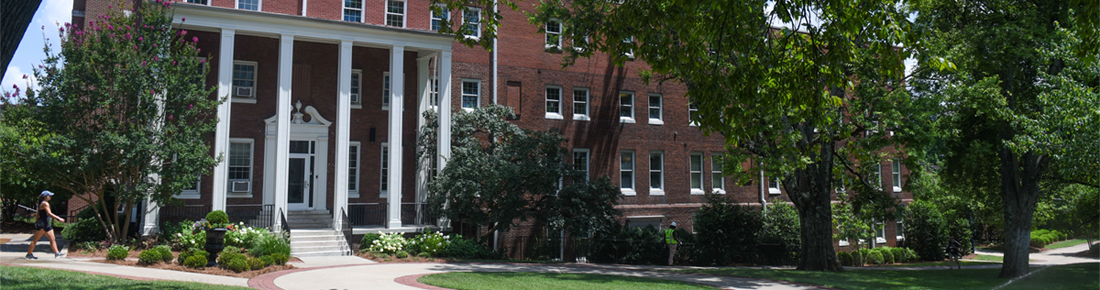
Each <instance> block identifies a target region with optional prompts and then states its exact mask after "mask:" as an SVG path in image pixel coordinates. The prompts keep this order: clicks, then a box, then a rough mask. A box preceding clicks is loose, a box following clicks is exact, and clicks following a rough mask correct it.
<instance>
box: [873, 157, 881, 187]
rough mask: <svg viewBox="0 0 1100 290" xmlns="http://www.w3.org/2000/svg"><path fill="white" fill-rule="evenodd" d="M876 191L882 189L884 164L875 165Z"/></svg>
mask: <svg viewBox="0 0 1100 290" xmlns="http://www.w3.org/2000/svg"><path fill="white" fill-rule="evenodd" d="M874 186H875V188H876V189H882V163H879V164H875V184H874Z"/></svg>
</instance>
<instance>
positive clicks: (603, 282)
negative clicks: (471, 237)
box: [417, 272, 714, 290]
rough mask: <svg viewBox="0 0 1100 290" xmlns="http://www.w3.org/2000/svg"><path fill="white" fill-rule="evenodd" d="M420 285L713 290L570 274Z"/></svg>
mask: <svg viewBox="0 0 1100 290" xmlns="http://www.w3.org/2000/svg"><path fill="white" fill-rule="evenodd" d="M417 281H419V282H420V283H424V284H428V285H434V286H439V287H444V288H451V289H459V290H472V289H502V290H519V289H547V290H567V289H608V290H611V289H631V290H644V289H654V290H657V289H708V290H709V289H714V287H710V286H704V285H698V284H691V283H684V282H678V281H669V280H661V279H652V278H640V277H625V276H608V275H591V274H570V273H511V272H454V273H443V274H434V275H427V276H423V277H420V279H417Z"/></svg>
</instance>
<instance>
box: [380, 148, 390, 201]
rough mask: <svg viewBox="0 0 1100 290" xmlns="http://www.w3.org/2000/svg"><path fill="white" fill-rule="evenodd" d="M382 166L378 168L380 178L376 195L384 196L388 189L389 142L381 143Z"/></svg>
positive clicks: (386, 194)
mask: <svg viewBox="0 0 1100 290" xmlns="http://www.w3.org/2000/svg"><path fill="white" fill-rule="evenodd" d="M380 155H382V167H381V168H380V169H379V170H378V172H379V173H380V175H381V180H379V181H378V186H379V194H378V197H380V198H386V197H387V196H388V193H389V189H390V143H382V154H380Z"/></svg>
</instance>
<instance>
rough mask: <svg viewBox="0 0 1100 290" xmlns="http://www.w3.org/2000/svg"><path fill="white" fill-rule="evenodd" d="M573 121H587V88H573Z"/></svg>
mask: <svg viewBox="0 0 1100 290" xmlns="http://www.w3.org/2000/svg"><path fill="white" fill-rule="evenodd" d="M573 120H581V121H588V120H589V117H588V88H573Z"/></svg>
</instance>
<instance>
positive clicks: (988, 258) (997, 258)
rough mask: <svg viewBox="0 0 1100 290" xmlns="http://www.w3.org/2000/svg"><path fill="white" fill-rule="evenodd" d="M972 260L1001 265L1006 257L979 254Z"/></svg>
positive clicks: (1031, 260) (1032, 260)
mask: <svg viewBox="0 0 1100 290" xmlns="http://www.w3.org/2000/svg"><path fill="white" fill-rule="evenodd" d="M971 260H978V261H990V262H997V263H1000V262H1004V260H1005V257H1004V256H997V255H982V254H978V255H976V256H974V259H971ZM1027 261H1028V262H1035V259H1028V260H1027Z"/></svg>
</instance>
